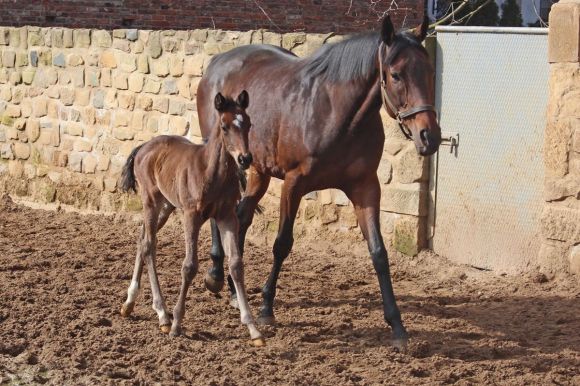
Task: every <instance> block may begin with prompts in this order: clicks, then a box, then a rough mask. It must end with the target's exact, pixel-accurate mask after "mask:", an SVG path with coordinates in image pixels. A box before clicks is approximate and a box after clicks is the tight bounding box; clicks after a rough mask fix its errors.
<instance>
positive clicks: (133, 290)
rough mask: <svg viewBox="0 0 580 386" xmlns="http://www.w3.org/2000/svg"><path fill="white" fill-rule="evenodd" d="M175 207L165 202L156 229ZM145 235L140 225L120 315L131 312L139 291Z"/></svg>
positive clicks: (163, 223)
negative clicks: (128, 282) (135, 252)
mask: <svg viewBox="0 0 580 386" xmlns="http://www.w3.org/2000/svg"><path fill="white" fill-rule="evenodd" d="M174 210H175V207H174V206H173V205H171V204H170V203H169V202H166V203H165V204H164V205H163V206H162V208H161V211H160V213H159V218H158V220H157V231H159V230H160V229H161V228H163V226H164V225H165V223H166V222H167V219H168V218H169V216H170V215H171V213H173V211H174ZM144 237H145V227H144V226H142V227H141V233H140V236H139V239H138V241H137V256H136V257H135V267H134V268H133V277H132V279H131V284H130V285H129V289H128V290H127V300H125V303H123V306H122V307H121V315H122V316H125V317H127V316H129V315H131V313H132V312H133V308H134V307H135V300H136V299H137V296H138V295H139V291H140V289H141V276H142V274H143V259H142V256H141V245H142V243H143V238H144Z"/></svg>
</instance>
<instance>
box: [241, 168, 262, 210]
mask: <svg viewBox="0 0 580 386" xmlns="http://www.w3.org/2000/svg"><path fill="white" fill-rule="evenodd" d="M238 179H239V180H240V190H241V193H244V192H245V191H246V186H248V179H247V178H246V172H245V171H244V170H242V168H238ZM255 212H256V213H257V214H263V213H264V207H263V206H262V205H260V204H258V205H256V209H255Z"/></svg>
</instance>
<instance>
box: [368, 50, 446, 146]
mask: <svg viewBox="0 0 580 386" xmlns="http://www.w3.org/2000/svg"><path fill="white" fill-rule="evenodd" d="M383 46H384V43H383V42H381V44H380V45H379V79H380V82H381V97H382V99H383V105H384V106H385V108H388V109H390V110H391V111H392V112H393V114H395V119H396V121H397V123H398V124H399V128H400V129H401V132H402V133H403V135H404V136H405V137H406V138H407V139H408V140H413V134H412V133H411V130H409V128H408V127H406V126H405V124H404V122H403V121H404V120H405V119H407V118H409V117H410V116H413V115H415V114H417V113H420V112H421V111H433V112H435V113H436V112H437V110H435V106H433V105H420V106H415V107H411V108H410V109H407V110H404V111H399V109H398V108H396V107H395V104H394V103H393V101H392V100H391V98H389V94H387V82H386V81H385V76H384V73H383V55H382V51H383V50H382V48H383ZM387 112H388V111H387Z"/></svg>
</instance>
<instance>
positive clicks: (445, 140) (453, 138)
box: [441, 132, 459, 157]
mask: <svg viewBox="0 0 580 386" xmlns="http://www.w3.org/2000/svg"><path fill="white" fill-rule="evenodd" d="M441 146H449V153H451V154H454V155H455V157H457V148H458V147H459V133H451V132H447V133H445V132H443V133H441Z"/></svg>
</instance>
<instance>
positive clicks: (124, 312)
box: [121, 303, 135, 318]
mask: <svg viewBox="0 0 580 386" xmlns="http://www.w3.org/2000/svg"><path fill="white" fill-rule="evenodd" d="M133 308H135V303H129V304H125V303H123V305H122V306H121V316H122V317H124V318H126V317H127V316H129V315H131V313H132V312H133Z"/></svg>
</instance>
